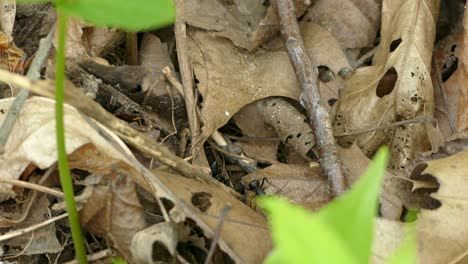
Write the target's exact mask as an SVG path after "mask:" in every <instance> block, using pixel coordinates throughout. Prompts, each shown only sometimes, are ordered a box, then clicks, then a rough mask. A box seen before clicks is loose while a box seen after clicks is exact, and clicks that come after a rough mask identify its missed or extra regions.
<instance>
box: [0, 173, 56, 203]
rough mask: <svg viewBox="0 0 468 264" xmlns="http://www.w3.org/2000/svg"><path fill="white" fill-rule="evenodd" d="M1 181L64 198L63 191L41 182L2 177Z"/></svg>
mask: <svg viewBox="0 0 468 264" xmlns="http://www.w3.org/2000/svg"><path fill="white" fill-rule="evenodd" d="M0 182H3V183H8V184H11V185H15V186H19V187H23V188H27V189H31V190H35V191H39V192H43V193H47V194H50V195H53V196H55V197H59V198H63V192H61V191H57V190H54V189H52V188H49V187H45V186H42V185H39V184H34V183H30V182H27V181H20V180H14V179H2V178H0Z"/></svg>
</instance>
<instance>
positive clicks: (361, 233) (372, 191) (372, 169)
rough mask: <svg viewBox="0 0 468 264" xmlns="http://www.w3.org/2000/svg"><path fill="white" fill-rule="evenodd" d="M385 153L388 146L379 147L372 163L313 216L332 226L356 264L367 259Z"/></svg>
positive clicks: (385, 162)
mask: <svg viewBox="0 0 468 264" xmlns="http://www.w3.org/2000/svg"><path fill="white" fill-rule="evenodd" d="M388 156H389V152H388V149H387V148H386V147H382V148H380V149H379V151H378V152H377V154H376V156H375V159H374V161H373V162H372V164H371V165H370V166H369V168H368V169H367V171H366V172H365V173H364V175H363V176H361V178H360V179H359V180H358V181H357V182H356V183H355V184H354V185H353V186H352V188H351V189H350V190H349V191H348V192H346V193H345V194H344V195H343V196H341V197H339V198H337V199H336V200H335V201H333V202H331V203H329V204H328V205H327V206H326V207H325V208H323V209H322V210H320V212H319V213H318V215H317V217H320V218H321V219H323V221H324V222H326V223H328V224H329V225H330V226H333V229H334V230H335V232H336V234H337V235H338V236H339V237H340V239H342V240H343V241H346V242H347V244H348V245H349V247H350V250H351V252H353V254H354V255H355V256H356V259H357V260H358V262H359V263H367V262H368V261H369V255H370V252H371V246H372V238H373V232H374V231H373V230H374V218H375V216H376V213H377V205H378V197H379V191H380V186H381V185H382V182H383V176H384V173H385V169H386V166H387V160H388Z"/></svg>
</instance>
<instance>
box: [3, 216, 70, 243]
mask: <svg viewBox="0 0 468 264" xmlns="http://www.w3.org/2000/svg"><path fill="white" fill-rule="evenodd" d="M67 216H68V213H64V214H61V215H58V216H55V217H52V218H50V219H47V220H46V221H44V222H41V223H39V224H36V225H32V226H29V227H26V228H23V229H18V230H14V231H11V232H8V233H6V234H3V235H1V236H0V242H3V241H6V240H8V239H12V238H15V237H19V236H22V235H24V234H27V233H30V232H33V231H35V230H38V229H41V228H43V227H46V226H48V225H50V224H52V223H54V222H56V221H58V220H60V219H63V218H66V217H67Z"/></svg>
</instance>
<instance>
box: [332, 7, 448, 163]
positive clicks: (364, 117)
mask: <svg viewBox="0 0 468 264" xmlns="http://www.w3.org/2000/svg"><path fill="white" fill-rule="evenodd" d="M438 7H439V1H438V0H423V1H403V0H400V1H384V3H383V8H382V13H383V16H382V17H383V20H382V25H383V26H382V30H381V42H380V44H379V47H378V49H377V52H376V54H375V56H374V60H373V64H372V66H370V67H364V68H361V69H359V70H357V71H356V73H355V74H354V75H353V76H352V77H351V78H350V79H349V80H348V81H347V82H346V87H345V89H343V90H342V93H341V94H340V100H339V101H338V110H337V114H336V115H335V121H334V129H335V134H340V133H344V132H350V131H353V130H355V129H362V128H363V126H364V127H365V128H368V127H371V128H372V127H377V126H381V125H386V124H389V123H392V122H396V121H401V120H408V119H413V118H417V117H432V116H433V114H434V98H433V90H432V82H431V78H430V68H431V58H432V47H433V43H434V38H435V21H436V20H437V13H438ZM395 78H396V79H395ZM392 80H393V82H392ZM395 81H396V82H395ZM355 139H357V142H358V144H359V146H360V147H361V148H362V149H363V150H364V152H365V153H366V154H371V153H373V152H374V151H375V150H376V149H377V148H378V147H379V146H380V145H382V144H390V145H391V152H392V162H391V164H392V166H393V167H394V168H397V169H404V168H405V167H406V166H408V160H409V159H411V158H414V157H415V156H416V155H417V154H419V153H421V152H424V151H427V150H429V149H432V150H433V151H436V150H437V149H438V147H439V146H441V145H442V140H441V136H440V132H439V131H438V129H437V128H435V127H434V126H433V125H432V124H429V123H418V124H411V125H406V126H400V127H397V128H391V129H384V130H378V131H375V132H369V133H365V134H361V135H357V136H348V137H343V138H341V143H342V144H349V145H350V144H351V143H352V142H353V141H354V140H355Z"/></svg>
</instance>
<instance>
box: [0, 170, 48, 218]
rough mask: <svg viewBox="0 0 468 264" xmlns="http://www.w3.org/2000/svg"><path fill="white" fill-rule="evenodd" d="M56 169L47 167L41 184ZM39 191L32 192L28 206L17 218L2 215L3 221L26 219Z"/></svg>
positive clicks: (40, 181)
mask: <svg viewBox="0 0 468 264" xmlns="http://www.w3.org/2000/svg"><path fill="white" fill-rule="evenodd" d="M55 169H56V166H55V165H54V166H51V167H50V168H48V169H47V171H46V172H45V173H44V175H43V176H42V177H41V179H40V180H39V184H43V183H44V182H45V181H46V180H47V179H48V178H49V176H50V175H51V174H52V172H53V171H54V170H55ZM37 195H38V193H37V192H36V191H34V190H33V191H32V194H31V196H30V198H29V201H28V204H27V205H26V208H25V209H24V210H21V215H20V216H19V217H18V218H17V219H7V218H4V217H1V218H2V220H3V221H5V222H8V223H10V224H18V223H21V222H23V221H24V219H26V217H27V216H28V214H29V211H30V210H31V207H32V205H33V204H34V203H35V201H36V199H37Z"/></svg>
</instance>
